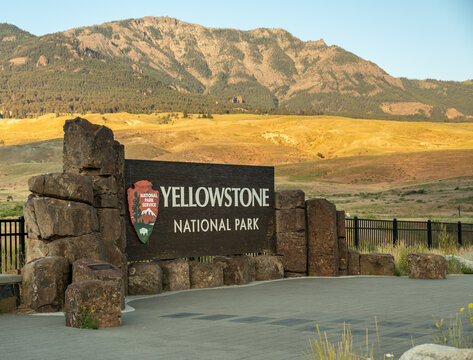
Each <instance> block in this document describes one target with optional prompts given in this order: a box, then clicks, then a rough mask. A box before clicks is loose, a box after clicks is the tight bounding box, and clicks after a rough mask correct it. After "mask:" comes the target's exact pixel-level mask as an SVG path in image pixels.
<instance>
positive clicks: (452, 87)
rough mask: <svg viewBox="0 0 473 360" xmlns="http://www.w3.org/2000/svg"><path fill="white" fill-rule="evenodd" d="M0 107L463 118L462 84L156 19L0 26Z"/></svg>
mask: <svg viewBox="0 0 473 360" xmlns="http://www.w3.org/2000/svg"><path fill="white" fill-rule="evenodd" d="M0 70H2V71H1V75H0V100H1V101H2V102H1V104H0V111H2V112H3V114H9V113H10V112H15V111H18V109H20V110H21V112H20V113H19V114H17V115H19V116H21V115H25V114H27V113H41V112H48V111H67V110H71V111H97V110H99V111H104V112H114V111H132V112H138V111H143V112H146V111H157V110H174V111H176V110H181V111H182V110H183V109H188V110H189V111H193V112H198V111H200V112H206V111H215V112H230V111H242V110H245V109H246V110H250V111H255V110H256V109H264V110H271V109H272V110H273V111H274V110H275V109H277V110H278V111H289V112H299V113H300V112H324V113H337V114H345V115H351V116H362V117H382V118H405V119H419V120H423V119H431V120H446V119H450V120H473V101H471V100H472V99H473V84H472V82H471V81H465V82H445V81H436V80H408V79H403V78H394V77H392V76H390V75H389V74H387V73H386V72H385V71H384V70H382V69H381V68H379V67H378V66H377V65H376V64H374V63H372V62H369V61H366V60H364V59H362V58H360V57H358V56H356V55H354V54H352V53H350V52H348V51H346V50H344V49H342V48H340V47H338V46H327V45H326V44H325V42H324V41H323V40H318V41H307V42H304V41H301V40H299V39H297V38H295V37H294V36H292V35H291V34H290V33H288V32H287V31H285V30H283V29H256V30H251V31H240V30H234V29H212V28H208V27H204V26H201V25H196V24H189V23H185V22H182V21H179V20H177V19H173V18H167V17H157V18H156V17H145V18H142V19H130V20H122V21H114V22H110V23H105V24H102V25H98V26H92V27H83V28H77V29H71V30H68V31H65V32H62V33H56V34H50V35H45V36H42V37H35V36H32V35H31V34H28V33H26V32H24V31H22V30H20V29H18V28H16V27H13V26H11V25H6V24H3V25H1V26H0Z"/></svg>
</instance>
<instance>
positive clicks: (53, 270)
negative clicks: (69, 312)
mask: <svg viewBox="0 0 473 360" xmlns="http://www.w3.org/2000/svg"><path fill="white" fill-rule="evenodd" d="M22 276H23V280H22V286H23V302H24V304H25V305H26V306H28V307H29V308H31V309H33V310H35V311H37V312H54V311H59V310H60V309H61V307H62V306H63V304H64V292H65V291H66V288H67V285H68V284H69V283H70V272H69V262H68V261H67V260H66V259H65V258H63V257H59V256H48V257H44V258H41V259H37V260H34V261H32V262H30V263H28V264H26V265H25V266H24V267H23V271H22Z"/></svg>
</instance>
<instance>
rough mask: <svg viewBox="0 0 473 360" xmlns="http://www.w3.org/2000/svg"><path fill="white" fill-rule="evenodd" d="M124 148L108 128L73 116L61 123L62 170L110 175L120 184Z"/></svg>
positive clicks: (122, 171)
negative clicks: (62, 139)
mask: <svg viewBox="0 0 473 360" xmlns="http://www.w3.org/2000/svg"><path fill="white" fill-rule="evenodd" d="M124 154H125V153H124V147H123V145H121V144H120V143H119V142H118V141H116V140H114V138H113V132H112V130H110V129H109V128H107V127H105V126H101V125H96V124H92V123H90V122H89V121H87V120H86V119H81V118H79V117H78V118H75V119H73V120H67V121H66V123H65V124H64V149H63V155H64V157H63V165H64V172H70V173H76V174H82V175H92V176H95V175H105V176H108V175H112V176H116V177H117V178H116V180H117V182H118V183H120V180H121V178H122V177H123V173H124V161H125V156H124Z"/></svg>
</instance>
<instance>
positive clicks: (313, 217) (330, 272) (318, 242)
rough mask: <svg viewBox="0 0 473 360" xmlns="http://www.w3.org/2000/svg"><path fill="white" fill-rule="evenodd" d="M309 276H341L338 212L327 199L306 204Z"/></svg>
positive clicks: (309, 201)
mask: <svg viewBox="0 0 473 360" xmlns="http://www.w3.org/2000/svg"><path fill="white" fill-rule="evenodd" d="M306 216H307V248H308V251H307V253H308V256H307V262H308V274H309V276H338V275H339V245H338V236H337V211H336V208H335V205H334V204H332V203H331V202H329V201H327V200H325V199H310V200H307V202H306Z"/></svg>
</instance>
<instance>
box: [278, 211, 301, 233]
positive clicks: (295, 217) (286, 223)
mask: <svg viewBox="0 0 473 360" xmlns="http://www.w3.org/2000/svg"><path fill="white" fill-rule="evenodd" d="M304 230H305V211H304V209H283V210H276V233H280V232H286V231H304Z"/></svg>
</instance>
